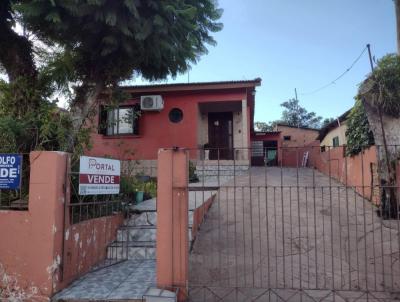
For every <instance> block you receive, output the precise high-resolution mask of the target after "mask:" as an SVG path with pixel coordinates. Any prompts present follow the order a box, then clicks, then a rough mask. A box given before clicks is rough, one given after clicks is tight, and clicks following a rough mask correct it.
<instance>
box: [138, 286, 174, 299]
mask: <svg viewBox="0 0 400 302" xmlns="http://www.w3.org/2000/svg"><path fill="white" fill-rule="evenodd" d="M143 299H144V301H146V302H175V301H177V299H178V290H176V291H170V290H166V289H161V288H157V287H150V288H148V289H147V291H146V292H145V293H144V295H143Z"/></svg>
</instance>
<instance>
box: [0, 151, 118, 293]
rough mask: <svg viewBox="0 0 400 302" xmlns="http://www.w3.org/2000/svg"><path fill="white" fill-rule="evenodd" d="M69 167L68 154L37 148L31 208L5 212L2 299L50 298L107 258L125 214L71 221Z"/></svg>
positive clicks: (1, 221)
mask: <svg viewBox="0 0 400 302" xmlns="http://www.w3.org/2000/svg"><path fill="white" fill-rule="evenodd" d="M67 166H68V154H66V153H62V152H32V153H31V154H30V169H31V170H30V183H29V207H28V210H27V211H4V210H1V211H0V238H1V241H0V288H1V289H2V290H0V300H2V301H3V300H7V301H8V300H10V301H48V300H49V298H50V297H51V296H52V295H53V294H54V293H55V292H57V291H59V290H61V289H62V288H63V287H65V286H66V285H67V284H68V283H69V282H70V281H72V280H73V278H74V277H75V276H77V274H81V273H84V272H85V271H87V270H88V269H89V268H90V266H91V265H93V264H94V263H95V262H98V261H100V260H101V259H103V258H104V255H105V246H106V245H107V244H108V243H109V242H110V241H111V240H113V239H114V238H115V233H116V228H117V227H118V226H119V225H120V224H121V223H122V216H121V215H116V216H112V217H104V218H98V219H94V220H90V221H86V222H82V223H80V224H75V225H73V226H70V225H69V224H68V221H69V220H68V219H69V217H68V215H65V211H64V209H65V205H66V204H65V203H66V202H68V198H69V181H68V180H67V173H66V171H67V170H66V169H67ZM67 213H68V212H67ZM64 219H66V221H67V224H66V229H65V233H64ZM64 235H65V239H66V241H65V244H63V242H64Z"/></svg>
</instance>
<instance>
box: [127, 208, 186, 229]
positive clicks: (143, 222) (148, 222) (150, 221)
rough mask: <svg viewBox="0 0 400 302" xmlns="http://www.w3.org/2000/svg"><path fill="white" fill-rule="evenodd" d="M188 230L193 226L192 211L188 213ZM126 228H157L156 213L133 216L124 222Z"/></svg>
mask: <svg viewBox="0 0 400 302" xmlns="http://www.w3.org/2000/svg"><path fill="white" fill-rule="evenodd" d="M188 219H189V228H190V227H191V226H192V224H193V211H188ZM127 226H137V227H141V226H154V227H156V226H157V212H155V211H148V212H143V213H141V214H135V215H133V216H132V217H131V218H129V219H128V220H127V221H125V227H127Z"/></svg>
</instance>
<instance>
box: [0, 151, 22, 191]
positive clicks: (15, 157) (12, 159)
mask: <svg viewBox="0 0 400 302" xmlns="http://www.w3.org/2000/svg"><path fill="white" fill-rule="evenodd" d="M21 168H22V155H19V154H0V189H12V190H18V189H20V188H21Z"/></svg>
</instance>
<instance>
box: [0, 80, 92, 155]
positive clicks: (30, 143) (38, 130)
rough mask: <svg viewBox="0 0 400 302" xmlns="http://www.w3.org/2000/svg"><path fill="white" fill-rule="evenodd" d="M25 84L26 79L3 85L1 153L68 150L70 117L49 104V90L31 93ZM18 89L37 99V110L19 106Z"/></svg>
mask: <svg viewBox="0 0 400 302" xmlns="http://www.w3.org/2000/svg"><path fill="white" fill-rule="evenodd" d="M24 83H25V82H24V80H23V79H21V80H20V81H17V82H13V83H6V82H4V81H0V138H1V145H0V151H1V152H21V153H24V152H29V151H31V150H57V151H64V150H66V148H67V146H68V140H69V139H70V137H71V131H72V124H71V120H70V117H69V115H68V113H67V112H64V111H62V110H61V109H59V108H58V107H57V104H56V103H55V102H49V101H47V100H46V98H47V97H48V94H49V93H48V91H47V89H46V90H39V89H38V88H34V89H30V88H29V87H26V86H24ZM18 89H20V91H23V94H24V96H26V97H27V98H30V99H31V100H32V99H33V98H34V99H36V106H35V107H34V108H32V107H30V106H24V105H25V104H20V99H21V98H20V96H17V95H15V93H14V92H15V91H17V90H18ZM83 141H84V140H81V142H82V143H83Z"/></svg>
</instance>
